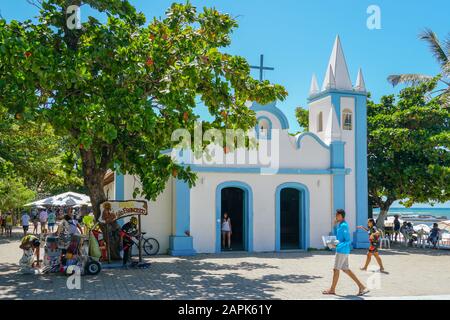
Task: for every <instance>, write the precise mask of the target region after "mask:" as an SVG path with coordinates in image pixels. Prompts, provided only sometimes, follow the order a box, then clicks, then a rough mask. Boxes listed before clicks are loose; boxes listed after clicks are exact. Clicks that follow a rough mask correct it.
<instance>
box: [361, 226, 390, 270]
mask: <svg viewBox="0 0 450 320" xmlns="http://www.w3.org/2000/svg"><path fill="white" fill-rule="evenodd" d="M358 229H361V230H364V231H366V232H368V233H369V242H370V246H369V252H367V258H366V264H365V265H364V267H362V268H361V270H363V271H367V268H368V267H369V264H370V261H371V260H372V256H375V259H376V260H377V262H378V265H379V266H380V271H381V272H385V271H384V267H383V261H382V260H381V258H380V255H379V253H378V240H379V239H380V232H379V231H378V229H377V227H376V226H375V220H374V219H372V218H371V219H369V220H368V221H367V228H366V227H364V226H358Z"/></svg>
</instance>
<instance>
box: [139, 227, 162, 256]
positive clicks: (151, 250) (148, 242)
mask: <svg viewBox="0 0 450 320" xmlns="http://www.w3.org/2000/svg"><path fill="white" fill-rule="evenodd" d="M146 234H147V232H142V249H144V251H145V253H146V254H147V255H148V256H156V255H157V254H158V252H159V242H158V240H156V239H155V238H150V237H149V238H146V237H145V235H146Z"/></svg>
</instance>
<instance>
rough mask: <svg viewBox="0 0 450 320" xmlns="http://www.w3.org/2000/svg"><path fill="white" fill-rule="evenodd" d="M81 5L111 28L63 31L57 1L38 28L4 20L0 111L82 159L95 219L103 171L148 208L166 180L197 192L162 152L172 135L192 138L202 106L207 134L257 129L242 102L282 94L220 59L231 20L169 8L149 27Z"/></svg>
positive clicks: (123, 13) (0, 25) (112, 1)
mask: <svg viewBox="0 0 450 320" xmlns="http://www.w3.org/2000/svg"><path fill="white" fill-rule="evenodd" d="M80 2H81V1H80ZM82 2H83V4H86V5H89V6H91V7H92V8H93V9H96V10H98V11H101V12H104V13H106V14H107V16H108V20H107V22H106V23H105V24H101V23H99V22H98V21H97V20H96V19H95V18H93V17H88V18H87V22H85V23H83V24H82V29H80V30H68V29H67V27H66V21H65V19H66V17H65V6H66V5H67V4H66V3H67V2H66V1H62V0H46V1H42V8H43V9H42V10H41V13H40V17H39V22H38V23H32V22H30V21H26V22H18V21H11V22H10V23H7V22H6V21H5V20H0V79H1V82H0V105H2V106H4V107H6V108H7V109H8V110H9V111H10V112H11V113H13V114H16V113H17V114H19V115H20V117H22V118H24V119H38V120H39V121H42V122H47V123H50V124H51V125H52V126H53V128H55V132H56V133H57V134H58V135H60V136H62V137H66V138H68V143H70V145H71V146H72V148H73V149H75V148H78V149H79V152H80V155H81V159H82V166H83V175H84V182H85V185H86V187H87V189H88V191H89V193H90V195H91V200H92V201H93V204H94V210H96V209H98V204H99V203H100V202H101V201H103V200H104V199H105V196H104V192H103V185H102V183H103V177H104V175H105V173H106V171H107V169H108V168H109V169H116V168H117V167H120V169H121V171H123V172H128V173H130V174H135V175H138V176H139V177H140V179H141V182H142V184H143V194H144V195H145V196H146V197H147V198H148V199H155V198H156V196H157V195H158V194H159V193H160V192H161V191H162V190H163V189H164V187H165V184H166V182H167V181H168V179H169V178H170V177H171V176H174V177H177V178H180V179H183V180H185V181H188V182H189V183H190V184H191V185H192V184H193V183H194V181H195V175H194V174H193V173H192V172H191V171H190V170H189V169H188V168H184V167H182V166H179V165H177V164H175V163H173V162H172V161H171V159H170V158H169V157H168V156H163V155H161V154H160V151H161V150H165V149H168V148H171V147H173V146H174V145H175V142H171V139H170V138H171V134H172V132H173V131H174V130H176V129H179V128H187V129H189V130H191V131H192V130H193V126H194V122H195V121H196V120H198V119H197V116H195V114H194V112H193V109H194V108H195V107H196V106H197V102H198V100H199V99H200V100H201V101H202V103H203V104H204V105H205V107H206V108H207V109H208V110H209V113H210V114H211V115H212V116H213V118H214V120H213V121H211V122H204V123H203V128H204V129H205V130H207V129H210V128H217V129H219V130H224V129H226V128H241V129H244V130H245V129H249V128H251V127H254V126H255V124H256V119H255V114H254V112H253V111H251V110H250V109H249V108H247V107H246V106H245V102H246V101H249V100H251V101H257V102H259V103H262V104H264V103H268V102H270V101H273V100H275V99H280V100H283V99H284V97H285V96H286V94H287V93H286V91H285V89H284V88H283V87H281V86H279V85H274V84H271V83H270V82H269V81H264V82H259V81H257V80H254V79H253V78H251V76H250V68H249V65H248V63H247V62H246V61H245V59H244V58H242V57H239V56H232V55H229V54H225V53H222V52H221V51H220V49H221V48H223V47H226V46H228V45H229V44H230V34H231V33H232V31H233V30H234V29H235V28H236V27H237V23H236V21H235V20H234V19H232V18H231V16H230V15H228V14H222V13H219V12H218V11H216V10H215V9H208V8H205V9H204V10H203V11H202V12H200V13H199V12H197V9H196V8H195V7H193V6H192V5H191V4H189V3H187V4H173V5H172V6H171V8H170V9H169V10H168V11H167V15H166V17H165V18H163V19H153V20H152V21H151V22H150V23H149V24H148V25H145V19H144V17H143V15H142V14H140V13H137V12H136V11H135V9H134V8H133V7H132V6H131V5H130V4H129V2H128V1H121V0H108V1H107V2H105V1H98V0H97V1H94V0H89V1H87V0H86V1H82ZM83 8H85V7H83ZM96 212H97V214H98V211H96Z"/></svg>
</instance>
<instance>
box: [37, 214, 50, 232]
mask: <svg viewBox="0 0 450 320" xmlns="http://www.w3.org/2000/svg"><path fill="white" fill-rule="evenodd" d="M47 220H48V213H47V210H45V209H43V210H42V211H41V213H40V214H39V222H40V223H41V233H43V234H46V233H47Z"/></svg>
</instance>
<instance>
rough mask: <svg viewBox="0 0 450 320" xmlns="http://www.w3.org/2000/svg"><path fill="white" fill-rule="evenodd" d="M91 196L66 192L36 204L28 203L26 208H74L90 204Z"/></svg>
mask: <svg viewBox="0 0 450 320" xmlns="http://www.w3.org/2000/svg"><path fill="white" fill-rule="evenodd" d="M90 200H91V199H90V198H89V196H87V195H85V194H81V193H76V192H66V193H62V194H59V195H56V196H52V197H48V198H45V199H42V200H38V201H35V202H31V203H27V204H26V205H25V206H26V207H29V206H56V207H61V206H67V207H73V206H75V205H88V204H90Z"/></svg>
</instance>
